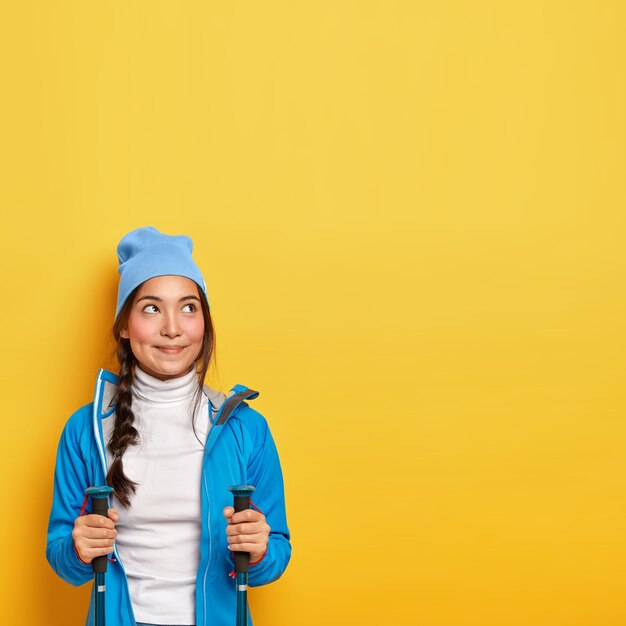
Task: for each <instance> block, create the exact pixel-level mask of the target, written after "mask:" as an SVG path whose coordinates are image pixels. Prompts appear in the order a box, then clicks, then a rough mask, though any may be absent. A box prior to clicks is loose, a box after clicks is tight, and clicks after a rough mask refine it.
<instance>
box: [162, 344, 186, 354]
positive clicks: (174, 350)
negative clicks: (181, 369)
mask: <svg viewBox="0 0 626 626" xmlns="http://www.w3.org/2000/svg"><path fill="white" fill-rule="evenodd" d="M154 347H155V348H156V349H157V350H159V351H161V352H163V353H165V354H180V353H181V352H182V351H183V350H184V349H185V348H186V347H187V346H154Z"/></svg>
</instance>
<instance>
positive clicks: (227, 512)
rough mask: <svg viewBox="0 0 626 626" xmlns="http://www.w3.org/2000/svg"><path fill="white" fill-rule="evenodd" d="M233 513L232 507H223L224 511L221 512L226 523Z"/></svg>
mask: <svg viewBox="0 0 626 626" xmlns="http://www.w3.org/2000/svg"><path fill="white" fill-rule="evenodd" d="M234 512H235V509H234V508H233V507H232V506H225V507H224V510H223V511H222V514H223V515H224V517H225V518H226V519H227V520H228V523H230V518H231V517H232V516H233V513H234Z"/></svg>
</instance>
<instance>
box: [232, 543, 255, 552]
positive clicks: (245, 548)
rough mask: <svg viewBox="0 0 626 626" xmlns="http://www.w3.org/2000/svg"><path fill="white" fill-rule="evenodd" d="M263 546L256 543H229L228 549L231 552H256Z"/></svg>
mask: <svg viewBox="0 0 626 626" xmlns="http://www.w3.org/2000/svg"><path fill="white" fill-rule="evenodd" d="M260 545H263V544H258V543H250V542H248V543H229V544H228V549H229V550H230V551H231V552H258V551H259V546H260Z"/></svg>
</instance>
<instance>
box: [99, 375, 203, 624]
mask: <svg viewBox="0 0 626 626" xmlns="http://www.w3.org/2000/svg"><path fill="white" fill-rule="evenodd" d="M197 386H198V382H197V377H196V373H195V371H194V370H192V371H191V372H189V374H186V375H185V376H181V377H179V378H172V379H170V380H165V381H163V380H159V379H158V378H154V377H153V376H150V375H149V374H146V372H144V371H143V370H141V369H140V368H139V367H136V368H135V376H134V381H133V404H132V410H133V413H134V415H135V421H134V426H135V428H136V429H137V430H138V432H139V443H138V445H135V446H129V447H128V448H127V449H126V452H125V453H124V457H123V460H124V473H125V474H126V475H127V476H128V477H129V478H130V479H131V480H133V481H135V482H136V483H137V491H136V493H135V494H134V496H132V497H131V506H130V508H129V509H125V508H123V507H122V506H120V505H119V503H118V502H117V501H116V500H115V497H113V498H112V500H113V504H112V505H113V506H114V507H116V508H117V510H118V511H119V514H120V519H119V522H118V523H117V525H116V528H117V531H118V535H117V540H116V543H117V549H118V551H119V554H120V558H121V560H122V563H123V565H124V569H125V570H126V575H127V577H128V585H129V588H130V597H131V601H132V604H133V609H134V613H135V619H136V620H137V621H138V622H146V623H151V624H195V623H196V621H195V620H196V614H195V590H196V574H197V570H198V564H199V559H200V548H199V545H200V531H201V529H200V480H201V473H202V459H203V455H204V448H203V445H201V444H200V442H199V441H198V439H196V437H195V436H194V433H193V429H192V425H191V410H192V408H193V400H194V393H195V391H196V389H197ZM109 422H112V420H105V421H104V424H105V426H104V436H105V441H107V442H108V441H109V439H110V436H111V434H112V431H113V424H112V423H109ZM209 428H210V421H209V416H208V400H207V397H206V395H205V394H202V399H201V403H200V406H199V408H198V411H197V413H196V434H197V435H198V438H199V439H200V441H202V443H203V444H204V442H206V439H207V435H208V431H209ZM112 460H113V459H112V458H111V454H110V452H109V451H108V449H107V461H108V463H109V464H111V463H112Z"/></svg>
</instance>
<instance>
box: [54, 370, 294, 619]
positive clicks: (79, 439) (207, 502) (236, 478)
mask: <svg viewBox="0 0 626 626" xmlns="http://www.w3.org/2000/svg"><path fill="white" fill-rule="evenodd" d="M117 382H118V379H117V377H116V376H115V375H114V374H112V373H111V372H108V371H106V370H100V373H99V375H98V379H97V383H96V392H95V399H94V402H92V403H90V404H87V405H85V406H84V407H82V408H80V409H79V410H78V411H76V413H74V414H73V415H72V416H71V417H70V419H69V420H68V422H67V424H66V425H65V428H64V430H63V433H62V435H61V440H60V442H59V448H58V453H57V460H56V468H55V474H54V496H53V501H52V510H51V512H50V521H49V525H48V546H47V550H46V556H47V558H48V562H49V563H50V565H51V566H52V568H53V569H54V571H55V572H56V573H57V574H58V575H59V576H60V577H61V578H63V580H65V581H67V582H69V583H71V584H72V585H82V584H84V583H86V582H89V581H92V580H93V572H92V568H91V565H85V564H83V563H81V561H80V560H79V559H78V557H77V555H76V551H75V550H74V541H73V539H72V530H73V528H74V520H75V519H76V518H77V517H78V515H79V511H80V507H81V505H82V503H83V500H84V497H85V495H84V491H85V489H86V488H87V487H89V486H95V485H104V484H106V482H105V477H106V474H107V461H106V454H105V448H104V445H105V444H104V441H103V434H102V421H103V420H105V419H114V411H115V405H114V404H112V403H113V402H114V400H115V393H116V388H117V387H116V386H117ZM207 391H209V390H208V389H207ZM213 394H214V396H215V392H213ZM218 395H219V396H221V399H220V401H221V406H220V407H219V410H218V411H217V412H216V413H215V414H211V416H210V419H211V428H210V430H209V435H208V439H207V442H206V448H205V452H204V461H203V466H202V490H201V494H199V495H200V497H201V499H202V507H201V510H202V534H201V542H200V565H199V568H198V574H197V578H196V626H233V625H234V624H235V609H236V594H235V580H234V579H233V578H231V577H229V575H228V574H229V572H231V571H232V570H233V568H234V563H233V556H232V553H231V551H230V550H228V548H227V545H228V542H227V535H226V520H225V519H224V516H223V515H222V510H223V508H224V507H225V506H232V502H233V497H232V494H231V492H229V491H228V487H229V486H230V485H236V484H250V485H253V486H255V487H256V491H255V492H254V494H253V497H252V501H253V502H254V503H255V504H256V505H258V507H259V509H260V510H261V511H263V513H264V515H265V517H266V520H267V523H268V524H269V526H270V528H271V532H270V536H269V544H268V548H267V553H266V554H265V557H264V558H263V559H262V560H261V562H260V563H259V564H258V565H254V566H251V567H250V571H249V573H248V584H249V585H250V586H251V587H256V586H259V585H265V584H267V583H270V582H272V581H274V580H276V579H277V578H279V577H280V576H281V574H282V573H283V572H284V571H285V568H286V567H287V564H288V562H289V559H290V556H291V545H290V543H289V536H290V535H289V529H288V528H287V520H286V514H285V500H284V488H283V477H282V472H281V468H280V461H279V458H278V453H277V451H276V446H275V445H274V440H273V438H272V435H271V433H270V430H269V427H268V425H267V422H266V420H265V418H264V417H263V416H262V415H261V414H260V413H257V412H256V411H255V410H254V409H252V408H250V407H249V406H248V404H247V403H246V402H245V400H250V399H253V398H256V397H257V396H258V395H259V394H258V392H256V391H252V390H251V389H248V388H246V387H244V386H242V385H236V386H235V387H233V389H232V390H231V392H230V393H229V395H228V397H225V396H224V395H223V394H218ZM212 402H213V403H214V402H215V399H214V398H213V399H212ZM210 405H211V402H209V406H210ZM113 556H114V557H115V559H116V560H115V561H114V562H109V565H108V570H107V573H106V619H107V626H134V625H135V623H136V622H135V618H134V615H133V608H132V604H131V600H130V594H129V591H128V581H127V579H126V574H125V572H124V564H123V563H122V562H121V560H120V557H119V554H118V553H117V549H115V553H114V555H113ZM93 604H94V603H93V590H92V600H91V604H90V607H89V613H88V616H87V624H88V625H91V624H93V609H94V607H93ZM248 620H249V623H250V624H252V622H251V617H250V615H248Z"/></svg>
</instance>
